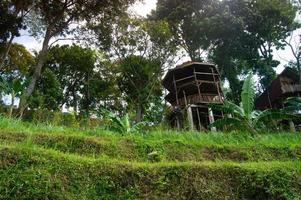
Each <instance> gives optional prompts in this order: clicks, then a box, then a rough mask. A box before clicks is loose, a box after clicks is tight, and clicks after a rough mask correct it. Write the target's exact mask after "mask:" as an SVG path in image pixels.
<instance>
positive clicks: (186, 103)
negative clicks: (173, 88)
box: [183, 90, 188, 107]
mask: <svg viewBox="0 0 301 200" xmlns="http://www.w3.org/2000/svg"><path fill="white" fill-rule="evenodd" d="M183 95H184V100H185V107H187V105H188V102H187V98H186V93H185V90H183Z"/></svg>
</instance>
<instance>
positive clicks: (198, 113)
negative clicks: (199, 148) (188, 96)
mask: <svg viewBox="0 0 301 200" xmlns="http://www.w3.org/2000/svg"><path fill="white" fill-rule="evenodd" d="M196 112H197V115H198V122H199V127H200V131H201V130H202V129H203V127H202V124H201V118H200V112H199V107H196Z"/></svg>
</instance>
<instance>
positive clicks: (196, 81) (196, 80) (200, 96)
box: [193, 67, 202, 101]
mask: <svg viewBox="0 0 301 200" xmlns="http://www.w3.org/2000/svg"><path fill="white" fill-rule="evenodd" d="M193 74H194V78H195V83H196V84H197V87H198V92H199V98H200V101H201V100H202V95H201V90H200V86H199V84H198V79H197V77H196V74H195V67H194V68H193Z"/></svg>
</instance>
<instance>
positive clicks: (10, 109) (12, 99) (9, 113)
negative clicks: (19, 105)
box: [8, 91, 15, 118]
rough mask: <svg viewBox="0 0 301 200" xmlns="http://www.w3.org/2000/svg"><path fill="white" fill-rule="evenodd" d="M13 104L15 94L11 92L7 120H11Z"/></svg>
mask: <svg viewBox="0 0 301 200" xmlns="http://www.w3.org/2000/svg"><path fill="white" fill-rule="evenodd" d="M14 104H15V92H14V91H12V94H11V104H10V107H9V112H8V117H9V118H11V117H12V115H13V110H14Z"/></svg>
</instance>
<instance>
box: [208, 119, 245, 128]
mask: <svg viewBox="0 0 301 200" xmlns="http://www.w3.org/2000/svg"><path fill="white" fill-rule="evenodd" d="M242 125H243V123H242V121H241V120H239V119H237V118H223V119H218V120H216V121H215V122H213V123H211V124H210V125H209V128H212V127H216V128H222V127H224V126H230V127H232V128H236V129H240V128H241V127H242Z"/></svg>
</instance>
